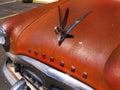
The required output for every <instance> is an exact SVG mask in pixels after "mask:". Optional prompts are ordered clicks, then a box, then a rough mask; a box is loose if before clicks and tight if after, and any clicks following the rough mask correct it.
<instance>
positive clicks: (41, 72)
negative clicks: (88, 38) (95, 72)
mask: <svg viewBox="0 0 120 90" xmlns="http://www.w3.org/2000/svg"><path fill="white" fill-rule="evenodd" d="M7 56H8V57H9V58H10V59H11V60H12V61H13V62H15V63H19V64H22V65H23V66H26V67H27V68H28V69H29V70H31V71H33V72H35V74H36V75H37V76H38V77H40V79H41V80H42V81H43V83H44V84H45V85H46V84H48V85H47V86H49V85H55V86H58V87H60V88H62V90H68V89H69V90H94V89H93V88H92V87H90V86H88V85H86V84H84V83H83V82H81V81H79V80H77V79H75V78H73V77H71V76H69V75H67V74H65V73H63V72H60V71H58V70H56V69H54V68H52V67H50V66H48V65H46V64H44V63H41V62H39V61H37V60H35V59H33V58H30V57H28V56H24V55H13V54H11V53H7ZM4 73H5V76H6V77H7V79H8V81H9V82H10V84H11V85H14V84H15V83H16V82H17V81H18V80H16V79H15V77H13V76H12V75H9V74H8V70H7V68H6V65H4Z"/></svg>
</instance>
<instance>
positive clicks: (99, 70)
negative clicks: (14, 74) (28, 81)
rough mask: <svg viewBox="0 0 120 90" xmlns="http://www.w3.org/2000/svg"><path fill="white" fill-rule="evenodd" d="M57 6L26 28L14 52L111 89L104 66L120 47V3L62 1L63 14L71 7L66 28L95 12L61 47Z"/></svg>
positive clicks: (87, 0)
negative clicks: (57, 31)
mask: <svg viewBox="0 0 120 90" xmlns="http://www.w3.org/2000/svg"><path fill="white" fill-rule="evenodd" d="M57 6H58V4H57ZM57 6H56V7H54V8H52V9H50V10H49V12H46V13H44V14H42V16H41V17H40V18H39V19H37V20H36V21H34V22H33V23H32V24H31V25H29V27H27V28H26V29H25V30H24V31H22V34H20V35H19V37H17V41H16V43H15V44H14V47H13V48H12V50H13V53H14V54H25V55H27V56H30V57H33V58H35V59H37V60H40V61H41V62H44V63H46V64H48V65H50V66H52V67H54V68H56V69H59V70H61V71H63V72H65V73H67V74H69V75H71V76H74V77H75V78H77V79H79V80H82V81H83V82H86V83H88V84H89V85H91V86H94V87H95V88H98V89H100V90H102V89H103V87H104V88H105V89H110V87H109V86H108V83H109V84H110V82H111V81H110V82H109V81H108V82H107V81H105V80H106V79H104V77H106V73H105V72H104V71H105V70H104V69H105V66H106V64H107V63H106V62H109V58H110V56H111V54H113V53H114V51H115V50H116V49H119V48H118V47H120V28H119V24H120V12H119V11H120V2H119V1H117V0H109V1H108V0H105V1H99V2H98V1H95V0H92V1H89V0H68V1H67V2H66V3H63V4H60V7H61V11H62V15H63V16H64V14H65V11H66V8H69V16H68V22H67V26H66V27H68V26H69V25H71V24H72V23H73V22H74V21H76V20H77V19H78V18H80V17H81V16H83V15H84V14H86V13H87V12H89V11H92V13H91V14H89V15H88V16H87V17H86V18H85V19H84V20H82V21H81V22H80V23H79V24H78V25H76V26H75V27H74V28H73V29H72V31H71V32H70V34H71V35H73V36H74V37H73V38H65V40H64V41H63V42H62V44H61V45H60V46H59V45H58V37H59V35H57V34H55V32H54V27H55V26H59V14H58V7H57ZM31 13H32V11H31ZM118 51H119V50H118ZM116 53H117V52H116ZM43 56H44V57H43ZM114 57H115V56H114ZM116 60H118V59H116ZM108 67H110V66H108ZM118 82H119V81H118ZM112 85H113V84H112ZM112 87H114V86H112Z"/></svg>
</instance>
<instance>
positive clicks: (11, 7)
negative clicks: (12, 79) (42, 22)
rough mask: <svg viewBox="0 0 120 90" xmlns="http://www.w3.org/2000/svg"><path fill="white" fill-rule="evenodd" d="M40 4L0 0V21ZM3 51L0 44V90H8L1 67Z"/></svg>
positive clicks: (4, 57) (3, 57)
mask: <svg viewBox="0 0 120 90" xmlns="http://www.w3.org/2000/svg"><path fill="white" fill-rule="evenodd" d="M41 5H42V4H35V3H22V2H21V1H20V0H0V23H2V22H3V21H4V20H5V19H6V18H8V17H11V16H13V15H15V14H16V13H21V12H24V11H26V10H29V9H31V8H34V7H37V6H41ZM5 54H6V53H5V51H4V49H3V47H2V46H1V45H0V90H10V85H9V83H8V82H7V80H5V78H4V74H3V72H2V67H3V64H4V62H5V59H6V55H5Z"/></svg>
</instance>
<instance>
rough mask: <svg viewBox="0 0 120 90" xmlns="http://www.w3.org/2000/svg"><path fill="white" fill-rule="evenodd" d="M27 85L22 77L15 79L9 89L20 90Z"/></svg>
mask: <svg viewBox="0 0 120 90" xmlns="http://www.w3.org/2000/svg"><path fill="white" fill-rule="evenodd" d="M25 86H27V84H26V82H25V80H24V79H23V78H22V79H20V80H19V81H17V82H16V83H15V84H14V85H13V86H12V88H11V89H10V90H22V89H24V88H25Z"/></svg>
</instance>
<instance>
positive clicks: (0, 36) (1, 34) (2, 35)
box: [0, 27, 7, 45]
mask: <svg viewBox="0 0 120 90" xmlns="http://www.w3.org/2000/svg"><path fill="white" fill-rule="evenodd" d="M6 36H7V34H6V32H5V29H4V28H2V27H0V44H1V45H4V44H5V43H6Z"/></svg>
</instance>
